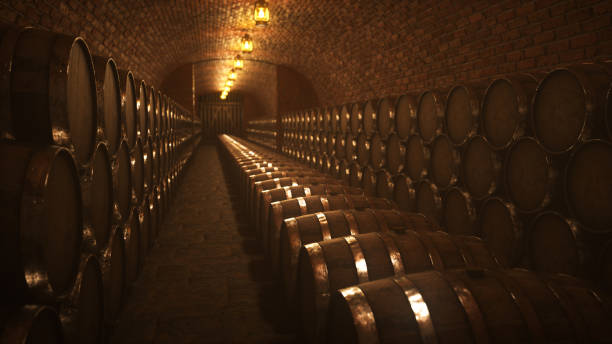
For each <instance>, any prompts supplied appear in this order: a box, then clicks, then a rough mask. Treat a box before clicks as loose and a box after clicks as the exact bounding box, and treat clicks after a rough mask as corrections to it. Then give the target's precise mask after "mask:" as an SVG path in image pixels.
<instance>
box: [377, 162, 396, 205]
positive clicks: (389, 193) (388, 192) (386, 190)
mask: <svg viewBox="0 0 612 344" xmlns="http://www.w3.org/2000/svg"><path fill="white" fill-rule="evenodd" d="M394 188H395V184H394V183H393V176H392V175H391V173H389V172H388V171H387V170H384V169H382V170H379V171H378V172H376V196H378V197H382V198H386V199H390V200H392V199H393V189H394Z"/></svg>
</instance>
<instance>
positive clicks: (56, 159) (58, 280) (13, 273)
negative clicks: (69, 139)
mask: <svg viewBox="0 0 612 344" xmlns="http://www.w3.org/2000/svg"><path fill="white" fill-rule="evenodd" d="M0 157H1V158H0V164H1V167H0V205H1V206H0V209H2V210H1V216H0V228H2V230H1V231H0V236H1V237H0V245H1V246H0V269H1V270H0V275H1V276H2V280H3V282H2V291H3V292H2V300H3V302H5V303H11V302H21V301H22V300H23V296H24V292H25V290H26V289H27V290H28V294H33V295H34V296H35V297H38V296H40V297H41V298H46V297H49V296H50V297H56V296H58V295H61V294H63V293H65V292H66V291H67V290H68V289H69V288H70V286H71V283H72V281H73V280H74V276H75V275H76V273H77V270H78V264H79V249H80V247H81V239H82V208H81V189H80V186H79V177H78V174H77V169H76V164H75V160H74V157H73V156H72V154H71V153H70V152H68V150H67V149H65V148H61V147H56V146H49V147H45V148H35V149H34V148H31V147H28V146H24V145H17V144H12V143H2V144H0ZM32 276H37V277H36V278H32Z"/></svg>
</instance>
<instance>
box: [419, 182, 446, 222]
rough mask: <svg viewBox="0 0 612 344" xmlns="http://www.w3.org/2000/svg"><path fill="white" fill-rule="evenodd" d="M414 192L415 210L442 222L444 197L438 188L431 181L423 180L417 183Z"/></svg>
mask: <svg viewBox="0 0 612 344" xmlns="http://www.w3.org/2000/svg"><path fill="white" fill-rule="evenodd" d="M414 192H415V193H414V196H415V197H414V199H415V202H414V203H415V207H416V209H415V210H416V211H417V212H419V213H421V214H425V216H427V217H429V218H431V219H433V220H435V221H437V222H441V220H442V197H441V196H440V192H439V191H438V187H437V186H436V185H435V184H434V183H432V182H430V181H429V180H427V179H423V180H421V181H418V182H416V183H415V185H414Z"/></svg>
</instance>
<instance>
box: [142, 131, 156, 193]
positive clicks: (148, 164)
mask: <svg viewBox="0 0 612 344" xmlns="http://www.w3.org/2000/svg"><path fill="white" fill-rule="evenodd" d="M142 143H143V145H142V160H143V162H144V188H145V191H147V190H151V188H153V185H154V180H155V179H154V177H153V147H152V142H151V137H148V138H146V139H144V140H142Z"/></svg>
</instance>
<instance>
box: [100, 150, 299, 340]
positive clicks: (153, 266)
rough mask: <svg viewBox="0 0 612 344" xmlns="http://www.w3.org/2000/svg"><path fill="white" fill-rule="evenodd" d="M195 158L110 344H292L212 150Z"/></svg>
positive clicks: (263, 267) (269, 282)
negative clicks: (281, 322)
mask: <svg viewBox="0 0 612 344" xmlns="http://www.w3.org/2000/svg"><path fill="white" fill-rule="evenodd" d="M192 159H193V160H192V161H191V163H190V165H189V166H188V167H187V168H186V170H185V175H184V178H183V180H182V181H181V183H180V185H179V186H178V189H177V190H176V191H177V192H176V196H175V198H174V200H173V203H172V204H171V206H170V210H169V211H168V213H167V215H166V218H165V219H164V220H163V225H162V226H161V227H160V229H159V231H160V233H159V237H158V239H157V242H156V244H155V246H154V247H153V248H152V250H151V252H150V254H149V255H148V256H147V258H146V261H145V264H144V267H143V270H142V272H141V274H140V276H139V277H138V279H137V280H136V282H135V283H134V284H133V285H132V289H131V292H130V295H129V296H128V297H127V300H126V302H125V306H124V308H123V310H122V312H121V314H120V315H119V318H118V321H117V325H116V326H117V327H116V328H115V331H114V334H113V338H112V339H111V343H113V344H124V343H125V344H127V343H155V344H158V343H172V344H183V343H185V344H187V343H194V344H195V343H244V342H248V343H292V342H293V340H292V337H291V335H289V334H288V333H290V332H289V331H283V325H282V324H279V321H281V319H279V317H280V315H281V314H282V312H280V310H279V309H280V308H279V307H281V305H279V304H278V297H274V296H275V295H276V290H275V288H276V286H275V283H274V280H273V279H272V278H271V277H270V274H269V272H268V271H267V265H266V264H265V261H264V258H263V255H262V253H261V249H260V246H259V243H258V242H257V241H256V238H255V235H254V234H255V233H254V232H253V231H250V230H249V228H248V225H247V222H246V219H245V218H244V215H243V214H241V213H240V212H239V211H238V209H237V202H236V201H237V198H238V193H237V189H236V188H234V187H233V185H231V184H228V180H227V179H226V176H225V175H224V170H223V168H222V166H221V161H220V160H219V155H218V151H217V148H216V146H215V145H212V144H202V145H201V146H200V147H199V148H197V149H196V150H195V151H194V153H193V158H192ZM282 332H285V334H283V333H282Z"/></svg>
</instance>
